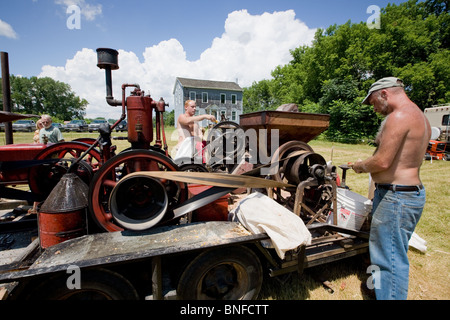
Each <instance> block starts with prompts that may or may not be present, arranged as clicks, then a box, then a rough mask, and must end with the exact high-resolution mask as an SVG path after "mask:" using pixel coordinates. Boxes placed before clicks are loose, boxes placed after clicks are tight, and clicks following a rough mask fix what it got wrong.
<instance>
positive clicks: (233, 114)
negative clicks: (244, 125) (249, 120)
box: [231, 111, 236, 121]
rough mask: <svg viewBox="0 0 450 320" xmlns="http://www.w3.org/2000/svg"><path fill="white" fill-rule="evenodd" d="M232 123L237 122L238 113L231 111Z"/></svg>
mask: <svg viewBox="0 0 450 320" xmlns="http://www.w3.org/2000/svg"><path fill="white" fill-rule="evenodd" d="M231 121H236V111H231Z"/></svg>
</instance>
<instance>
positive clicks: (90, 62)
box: [40, 0, 315, 118]
mask: <svg viewBox="0 0 450 320" xmlns="http://www.w3.org/2000/svg"><path fill="white" fill-rule="evenodd" d="M66 1H69V0H66ZM314 34H315V29H309V28H308V27H307V26H306V25H305V24H304V23H303V22H301V21H300V20H297V19H295V12H294V11H293V10H288V11H284V12H274V13H264V14H262V15H250V14H249V13H248V12H247V11H246V10H241V11H235V12H232V13H230V14H229V15H228V18H227V20H226V21H225V31H224V33H223V34H222V36H221V37H218V38H215V39H214V40H213V41H212V44H211V47H210V48H208V49H207V50H205V51H204V52H203V53H202V54H201V56H200V58H199V59H198V60H196V61H189V60H187V58H186V52H185V51H184V48H183V46H182V45H181V43H180V42H179V41H178V40H176V39H169V40H166V41H162V42H160V43H158V44H157V45H154V46H152V47H148V48H146V49H145V51H144V53H143V54H142V57H143V60H142V62H141V61H139V58H138V56H137V55H136V54H135V53H133V52H128V51H124V50H118V51H119V66H120V69H119V70H117V71H113V90H114V92H113V93H114V97H115V98H116V99H120V98H121V85H122V84H123V83H138V84H140V86H141V88H142V89H143V90H145V91H146V93H150V94H151V95H152V97H153V99H155V100H159V98H160V97H163V98H164V99H165V100H166V102H168V103H170V104H172V103H173V93H172V90H173V86H174V84H175V78H176V77H190V78H197V79H209V80H221V81H235V80H236V79H239V84H240V85H241V87H246V86H250V85H251V84H252V83H253V82H254V81H260V80H262V79H268V78H270V77H271V71H272V70H274V69H275V67H277V66H278V65H284V64H286V63H288V62H289V61H290V60H291V56H290V53H289V50H290V49H294V48H297V47H299V46H301V45H305V44H306V45H309V44H311V41H312V40H313V38H314ZM96 64H97V54H96V52H95V50H94V49H86V48H85V49H82V50H81V51H79V52H77V53H76V55H75V56H74V57H73V59H70V60H67V63H66V65H65V66H64V67H55V66H44V67H43V68H42V72H41V74H40V76H41V77H44V76H49V77H52V78H54V79H56V80H59V81H63V82H66V83H68V84H70V85H71V87H72V89H73V91H75V92H76V94H77V95H79V96H81V97H82V98H85V99H86V100H88V101H89V103H90V104H89V106H88V108H87V117H88V118H94V117H100V116H102V117H107V118H118V117H119V116H120V113H121V108H120V107H119V108H114V107H110V106H109V105H107V104H106V102H105V95H106V94H105V93H106V89H105V75H104V70H100V69H98V68H97V67H96ZM127 94H128V92H127ZM169 110H170V109H169Z"/></svg>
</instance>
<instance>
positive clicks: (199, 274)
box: [177, 246, 263, 300]
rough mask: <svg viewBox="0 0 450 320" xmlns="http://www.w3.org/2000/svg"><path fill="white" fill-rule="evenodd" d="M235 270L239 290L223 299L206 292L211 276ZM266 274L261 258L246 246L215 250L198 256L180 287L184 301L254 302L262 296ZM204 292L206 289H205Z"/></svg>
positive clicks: (190, 265) (181, 280)
mask: <svg viewBox="0 0 450 320" xmlns="http://www.w3.org/2000/svg"><path fill="white" fill-rule="evenodd" d="M221 267H225V268H229V269H233V272H231V273H235V276H236V278H238V279H236V278H235V279H234V280H237V283H236V285H237V287H236V286H235V287H233V288H231V290H228V291H227V293H225V294H221V295H220V296H211V295H209V296H208V294H206V293H204V292H202V286H203V284H204V281H205V278H206V276H208V273H209V274H211V273H214V271H213V270H217V268H221ZM262 280H263V271H262V267H261V263H260V261H259V258H258V256H257V255H256V254H255V253H254V252H253V251H251V250H250V249H248V248H247V247H244V246H235V247H225V248H220V249H212V250H209V251H206V252H204V253H202V254H200V255H199V256H197V257H196V258H195V259H194V260H193V261H192V262H191V263H190V264H189V265H188V266H187V268H186V269H185V270H184V272H183V273H182V275H181V277H180V280H179V282H178V286H177V298H178V299H180V300H253V299H256V298H257V297H258V294H259V291H260V290H261V285H262ZM203 291H204V290H203Z"/></svg>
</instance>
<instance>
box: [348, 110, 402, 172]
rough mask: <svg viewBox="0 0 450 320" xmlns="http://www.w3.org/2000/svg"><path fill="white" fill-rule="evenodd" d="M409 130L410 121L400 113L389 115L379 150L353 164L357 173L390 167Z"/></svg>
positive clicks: (383, 169)
mask: <svg viewBox="0 0 450 320" xmlns="http://www.w3.org/2000/svg"><path fill="white" fill-rule="evenodd" d="M408 131H409V128H408V121H407V120H406V119H405V118H404V117H402V115H401V114H400V113H396V114H391V115H389V116H388V118H387V119H386V123H385V125H384V128H383V131H382V133H381V139H380V143H379V147H378V149H377V151H376V152H375V154H374V155H373V156H371V157H369V158H367V159H366V160H364V161H362V160H358V161H356V162H355V163H354V164H353V165H352V168H353V170H354V171H355V172H356V173H363V172H368V173H377V172H381V171H385V170H387V169H389V168H390V166H391V165H392V163H393V161H394V159H395V156H396V155H397V153H398V152H399V150H400V149H401V147H402V144H403V143H404V140H405V138H406V135H407V133H408Z"/></svg>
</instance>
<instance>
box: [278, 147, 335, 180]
mask: <svg viewBox="0 0 450 320" xmlns="http://www.w3.org/2000/svg"><path fill="white" fill-rule="evenodd" d="M326 165H327V164H326V161H325V159H324V158H323V157H322V156H321V155H320V154H318V153H314V152H305V153H303V154H302V155H300V156H298V157H292V158H290V159H289V160H288V161H285V162H284V164H283V169H284V172H285V178H286V179H287V181H288V182H289V183H292V184H299V183H300V182H302V181H305V180H306V179H308V178H309V177H313V178H316V179H319V180H322V179H323V178H324V177H325V170H326Z"/></svg>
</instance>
